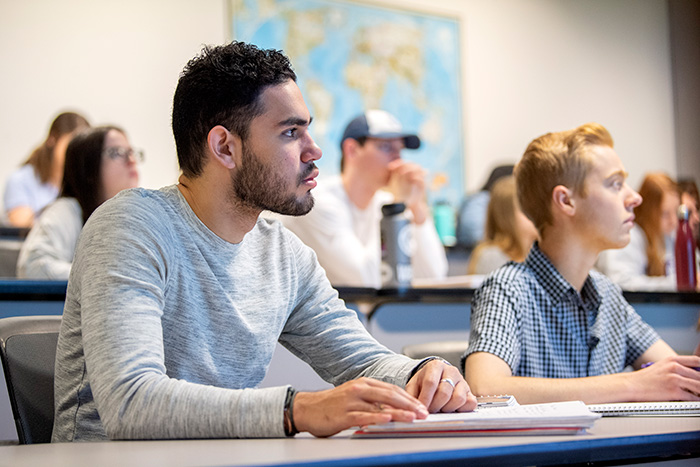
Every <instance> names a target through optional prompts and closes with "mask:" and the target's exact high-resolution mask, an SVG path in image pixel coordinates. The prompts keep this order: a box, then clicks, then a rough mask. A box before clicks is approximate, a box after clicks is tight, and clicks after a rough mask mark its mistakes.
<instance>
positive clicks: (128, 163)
mask: <svg viewBox="0 0 700 467" xmlns="http://www.w3.org/2000/svg"><path fill="white" fill-rule="evenodd" d="M142 161H143V152H141V151H137V150H134V149H133V148H132V147H131V145H130V144H129V140H128V139H127V137H126V133H125V132H124V130H122V129H120V128H117V127H115V126H102V127H97V128H91V129H88V130H85V131H83V132H81V133H79V134H78V135H76V136H75V137H74V138H73V140H72V141H71V142H70V144H69V145H68V149H67V150H66V161H65V169H64V173H63V183H62V186H61V194H60V196H59V198H58V199H57V200H56V201H55V202H53V203H52V204H51V205H49V206H48V207H47V208H46V210H45V211H44V213H43V214H42V216H41V217H40V218H39V220H38V221H37V223H36V224H35V225H34V227H33V228H32V230H31V231H30V232H29V235H28V236H27V239H26V240H25V242H24V244H23V245H22V249H21V250H20V254H19V258H18V260H17V277H19V278H25V279H48V280H64V279H68V274H69V273H70V268H71V264H72V262H73V254H74V252H75V246H76V243H77V241H78V236H79V235H80V231H81V230H82V228H83V224H85V222H86V221H87V219H88V218H89V217H90V215H91V214H92V213H93V211H94V210H95V209H97V208H98V206H100V205H101V204H102V203H104V202H105V201H107V200H108V199H110V198H111V197H113V196H115V195H116V194H117V193H119V192H120V191H122V190H125V189H127V188H134V187H136V186H138V181H139V173H138V169H137V164H138V163H139V162H142Z"/></svg>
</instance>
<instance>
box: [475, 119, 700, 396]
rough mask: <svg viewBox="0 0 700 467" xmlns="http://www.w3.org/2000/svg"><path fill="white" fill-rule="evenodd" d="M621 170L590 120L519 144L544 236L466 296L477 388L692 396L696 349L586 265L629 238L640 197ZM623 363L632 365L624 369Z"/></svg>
mask: <svg viewBox="0 0 700 467" xmlns="http://www.w3.org/2000/svg"><path fill="white" fill-rule="evenodd" d="M626 177H627V173H626V172H625V170H624V167H623V166H622V162H621V161H620V158H619V157H618V156H617V154H616V153H615V150H614V149H613V141H612V137H611V136H610V134H609V133H608V131H607V130H606V129H605V128H604V127H603V126H601V125H600V124H597V123H589V124H586V125H582V126H580V127H578V128H575V129H573V130H570V131H562V132H558V133H548V134H546V135H543V136H541V137H539V138H537V139H535V140H534V141H532V142H531V143H530V145H529V146H528V147H527V149H526V150H525V154H524V155H523V157H522V159H521V160H520V162H518V164H517V166H516V167H515V178H516V186H517V194H518V201H519V202H520V205H521V207H522V210H523V212H524V213H525V214H526V215H527V216H528V217H529V218H530V220H532V221H533V223H534V224H535V226H536V227H537V229H538V231H539V234H540V241H539V242H538V243H535V245H534V246H533V247H532V250H531V251H530V254H529V255H528V257H527V258H526V259H525V261H524V262H523V263H509V264H506V265H505V266H502V267H501V268H500V269H498V270H497V271H495V272H494V273H492V274H491V275H490V276H489V277H488V278H487V279H486V280H485V281H484V283H483V284H482V286H481V287H480V288H479V290H477V292H476V294H475V296H474V302H473V304H472V319H471V324H472V327H471V334H470V339H469V348H468V349H467V352H466V363H465V375H466V377H467V379H468V380H469V383H470V385H471V386H472V389H473V390H474V392H475V393H476V394H502V393H507V394H513V395H515V396H516V398H517V399H518V401H519V402H521V403H534V402H550V401H561V400H582V401H584V402H586V403H606V402H621V401H668V400H672V401H673V400H695V401H696V400H700V371H696V368H697V367H700V358H699V357H697V356H692V355H687V356H679V355H677V354H676V352H674V351H673V349H672V348H671V347H669V345H668V344H666V343H665V342H664V341H663V340H661V339H660V338H659V336H658V334H657V333H656V332H655V331H654V330H653V329H652V328H651V327H650V326H649V325H648V324H646V323H645V322H644V321H642V319H641V318H640V317H639V315H637V313H636V312H635V311H634V309H632V307H631V306H630V305H629V304H628V303H627V302H626V301H625V299H624V298H623V296H622V292H621V290H620V288H619V287H618V286H616V285H614V284H613V283H612V282H611V281H610V279H608V278H607V277H605V276H604V275H602V274H600V273H598V272H596V271H592V268H593V264H594V263H595V261H596V259H597V257H598V254H599V253H600V252H601V251H603V250H606V249H609V248H622V247H623V246H625V245H626V244H627V243H628V242H629V241H630V229H631V228H632V225H633V223H634V208H635V206H637V205H639V203H641V202H642V199H641V197H640V196H639V194H638V193H636V192H635V191H634V190H632V189H631V188H630V187H629V186H628V185H627V183H626V181H625V180H626ZM650 363H654V364H653V365H649V364H650ZM628 365H631V366H632V367H633V368H634V369H635V370H636V371H631V372H623V370H624V369H625V367H627V366H628Z"/></svg>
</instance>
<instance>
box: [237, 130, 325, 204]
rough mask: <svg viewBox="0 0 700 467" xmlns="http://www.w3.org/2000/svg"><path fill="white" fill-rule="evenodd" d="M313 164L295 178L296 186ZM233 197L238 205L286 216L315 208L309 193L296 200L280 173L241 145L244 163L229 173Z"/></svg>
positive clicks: (307, 175)
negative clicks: (288, 191) (237, 201)
mask: <svg viewBox="0 0 700 467" xmlns="http://www.w3.org/2000/svg"><path fill="white" fill-rule="evenodd" d="M315 168H316V165H315V164H314V163H313V162H312V163H311V164H309V165H308V166H306V168H305V169H304V171H303V172H302V173H300V174H299V175H298V176H297V180H296V185H295V186H294V188H297V187H299V186H300V185H301V184H302V183H303V182H304V180H305V179H306V178H308V177H309V175H311V172H313V171H314V169H315ZM231 191H232V196H233V197H234V198H237V199H238V200H239V201H240V202H241V203H243V204H246V205H248V206H251V207H254V208H259V209H262V210H267V211H272V212H276V213H278V214H284V215H287V216H303V215H304V214H307V213H308V212H309V211H311V208H313V207H314V198H313V196H312V195H311V193H310V192H307V193H305V195H304V196H303V197H302V198H297V196H296V194H295V193H294V192H292V193H287V192H286V191H287V180H285V179H284V178H283V177H282V176H281V174H279V173H278V172H275V171H274V170H273V169H272V168H271V167H268V166H266V165H265V164H263V163H262V162H260V159H259V158H258V157H257V156H256V155H255V154H254V153H253V151H251V150H249V149H248V147H247V145H246V144H245V142H244V143H243V163H242V164H241V167H240V168H239V170H238V171H236V172H235V173H232V174H231Z"/></svg>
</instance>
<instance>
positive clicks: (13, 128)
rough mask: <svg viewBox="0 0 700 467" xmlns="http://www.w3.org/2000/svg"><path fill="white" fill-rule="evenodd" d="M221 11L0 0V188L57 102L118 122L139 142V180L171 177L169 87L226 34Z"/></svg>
mask: <svg viewBox="0 0 700 467" xmlns="http://www.w3.org/2000/svg"><path fill="white" fill-rule="evenodd" d="M224 16H225V14H224V2H223V1H222V0H197V1H189V0H28V1H24V0H0V63H1V64H2V72H0V141H1V142H2V148H1V149H0V154H1V156H0V157H2V159H1V162H0V189H2V190H3V192H4V181H5V179H6V177H7V175H8V174H9V172H10V171H11V170H13V169H14V168H15V167H17V166H18V165H19V164H21V163H22V162H23V160H24V159H25V158H26V157H27V156H28V154H29V153H30V152H31V150H32V149H33V148H34V147H35V146H36V145H37V144H39V143H41V142H42V141H43V139H44V138H45V136H46V134H47V132H48V127H49V125H50V123H51V120H52V119H53V117H54V116H55V115H56V114H57V113H58V112H60V111H62V110H64V109H77V110H78V111H80V112H81V113H83V114H84V115H85V116H86V117H88V119H89V120H90V122H91V123H93V124H101V123H114V124H117V125H119V126H121V127H123V128H124V129H125V130H126V131H127V133H128V135H129V137H130V140H131V143H132V144H133V145H134V146H136V147H141V148H144V149H145V150H146V163H145V164H144V166H143V169H142V173H141V182H142V185H144V186H148V187H159V186H163V185H166V184H171V183H173V182H174V181H175V180H176V179H177V175H178V169H177V161H176V159H175V156H174V154H175V144H174V142H173V137H172V132H171V130H170V110H171V106H172V96H173V92H174V90H175V86H176V84H177V79H178V76H179V73H180V72H181V71H182V68H183V67H184V65H185V64H186V63H187V61H188V60H189V59H190V58H192V57H193V56H194V55H195V54H196V53H197V52H198V51H199V50H200V48H201V46H202V44H219V43H222V42H224V41H225V40H226V38H227V37H228V35H227V32H226V31H227V28H226V25H225V22H224V21H225V20H224Z"/></svg>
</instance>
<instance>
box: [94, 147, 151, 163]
mask: <svg viewBox="0 0 700 467" xmlns="http://www.w3.org/2000/svg"><path fill="white" fill-rule="evenodd" d="M102 155H104V156H107V157H109V158H110V159H112V160H117V159H121V160H122V161H124V162H127V161H128V160H129V157H133V158H134V160H135V161H136V162H138V163H141V162H143V161H144V159H145V155H144V153H143V151H142V150H141V149H132V148H124V147H119V148H106V149H105V150H104V151H102Z"/></svg>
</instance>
